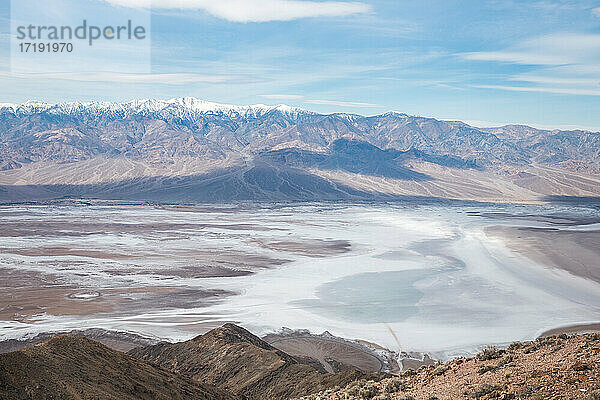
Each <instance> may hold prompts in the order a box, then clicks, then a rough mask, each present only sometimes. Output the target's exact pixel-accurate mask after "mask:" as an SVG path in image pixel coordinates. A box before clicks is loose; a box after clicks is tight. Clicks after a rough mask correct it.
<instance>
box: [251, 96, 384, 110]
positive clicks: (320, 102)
mask: <svg viewBox="0 0 600 400" xmlns="http://www.w3.org/2000/svg"><path fill="white" fill-rule="evenodd" d="M259 96H260V97H264V98H267V99H271V100H283V101H294V100H295V101H301V102H302V103H304V104H316V105H321V106H338V107H353V108H378V107H381V106H380V105H378V104H372V103H361V102H355V101H338V100H322V99H306V96H302V95H299V94H261V95H259Z"/></svg>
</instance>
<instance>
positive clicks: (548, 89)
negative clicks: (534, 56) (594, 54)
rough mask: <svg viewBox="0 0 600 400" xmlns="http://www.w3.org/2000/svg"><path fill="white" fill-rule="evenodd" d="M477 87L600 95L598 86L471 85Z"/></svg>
mask: <svg viewBox="0 0 600 400" xmlns="http://www.w3.org/2000/svg"><path fill="white" fill-rule="evenodd" d="M472 87H474V88H479V89H498V90H508V91H511V92H536V93H557V94H574V95H584V96H600V88H598V89H580V88H561V87H539V86H504V85H472Z"/></svg>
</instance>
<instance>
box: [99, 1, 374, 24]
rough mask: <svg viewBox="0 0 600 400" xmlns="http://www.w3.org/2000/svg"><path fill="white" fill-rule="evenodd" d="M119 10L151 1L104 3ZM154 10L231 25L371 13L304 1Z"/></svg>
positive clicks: (355, 6)
mask: <svg viewBox="0 0 600 400" xmlns="http://www.w3.org/2000/svg"><path fill="white" fill-rule="evenodd" d="M105 1H107V2H108V3H111V4H113V5H116V6H123V7H131V8H139V7H144V6H148V4H149V1H150V0H105ZM151 5H152V8H154V9H176V10H203V11H206V12H207V13H209V14H211V15H213V16H215V17H218V18H222V19H225V20H227V21H231V22H268V21H291V20H295V19H300V18H314V17H343V16H348V15H353V14H365V13H369V12H371V6H369V5H368V4H365V3H361V2H354V1H305V0H156V1H151Z"/></svg>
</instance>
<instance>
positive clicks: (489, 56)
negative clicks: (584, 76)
mask: <svg viewBox="0 0 600 400" xmlns="http://www.w3.org/2000/svg"><path fill="white" fill-rule="evenodd" d="M462 56H463V57H464V58H466V59H467V60H477V61H500V62H506V63H513V64H522V65H565V64H577V63H583V62H588V61H594V62H595V61H597V60H598V58H599V57H600V35H598V34H578V33H556V34H551V35H545V36H540V37H536V38H532V39H527V40H524V41H522V42H521V43H518V44H517V45H515V46H513V47H511V48H509V49H506V50H500V51H483V52H472V53H464V54H463V55H462Z"/></svg>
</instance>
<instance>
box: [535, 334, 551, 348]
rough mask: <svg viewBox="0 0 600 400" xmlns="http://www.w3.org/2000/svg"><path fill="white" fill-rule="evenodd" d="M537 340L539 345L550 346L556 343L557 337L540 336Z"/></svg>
mask: <svg viewBox="0 0 600 400" xmlns="http://www.w3.org/2000/svg"><path fill="white" fill-rule="evenodd" d="M535 341H536V342H537V344H538V347H541V346H549V345H553V344H555V343H556V339H555V338H554V337H552V336H547V337H539V338H537V339H536V340H535Z"/></svg>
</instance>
